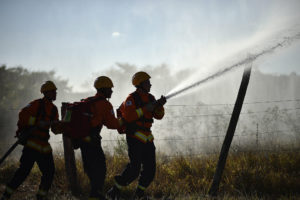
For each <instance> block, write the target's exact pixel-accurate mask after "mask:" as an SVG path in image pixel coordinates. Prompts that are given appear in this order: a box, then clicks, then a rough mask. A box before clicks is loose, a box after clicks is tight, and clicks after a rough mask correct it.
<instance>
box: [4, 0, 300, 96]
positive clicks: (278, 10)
mask: <svg viewBox="0 0 300 200" xmlns="http://www.w3.org/2000/svg"><path fill="white" fill-rule="evenodd" d="M299 9H300V1H298V0H285V1H282V0H251V1H249V0H226V1H224V0H210V1H207V0H187V1H182V0H151V1H149V0H126V1H124V0H110V1H107V0H51V1H49V0H26V1H24V0H0V30H1V31H0V47H1V48H0V64H1V65H2V64H5V65H6V66H8V67H15V66H23V67H25V68H27V69H29V70H33V71H50V70H55V71H56V73H57V75H58V76H59V77H61V78H63V79H68V80H69V83H70V85H71V86H73V88H74V89H75V90H77V91H84V90H85V88H83V86H82V85H83V83H84V82H85V81H86V80H88V79H89V78H91V77H92V74H95V73H99V72H101V71H105V70H107V69H109V68H111V67H115V65H116V63H129V64H132V65H136V66H138V67H144V66H158V65H161V64H166V65H167V66H169V67H170V68H171V69H172V71H173V70H174V72H176V71H179V70H182V69H190V68H193V69H199V70H200V71H201V70H202V71H203V70H206V71H207V70H208V69H210V68H212V66H214V65H215V64H216V63H220V62H222V60H224V59H225V58H231V57H233V56H234V55H237V54H238V53H239V52H241V51H242V52H247V53H252V49H255V48H257V47H259V48H263V46H265V45H268V44H270V43H272V42H273V43H274V42H275V43H276V41H278V40H280V39H281V38H284V37H286V36H290V35H291V34H292V33H298V32H300V28H299V27H300V26H299V23H300V12H299ZM299 52H300V42H299V41H297V42H294V44H291V45H290V46H289V47H288V48H284V49H282V50H280V51H278V52H276V53H275V54H274V55H272V56H270V57H269V58H268V59H264V60H263V61H261V62H260V63H259V65H260V67H259V68H260V70H261V71H264V72H267V73H276V74H289V73H291V72H296V73H298V74H300V66H299V65H300V57H299Z"/></svg>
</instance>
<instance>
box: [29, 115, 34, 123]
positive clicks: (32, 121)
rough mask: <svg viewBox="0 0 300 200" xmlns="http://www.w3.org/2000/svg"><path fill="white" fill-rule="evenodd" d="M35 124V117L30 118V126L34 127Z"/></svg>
mask: <svg viewBox="0 0 300 200" xmlns="http://www.w3.org/2000/svg"><path fill="white" fill-rule="evenodd" d="M34 123H35V117H32V116H30V117H29V120H28V125H34Z"/></svg>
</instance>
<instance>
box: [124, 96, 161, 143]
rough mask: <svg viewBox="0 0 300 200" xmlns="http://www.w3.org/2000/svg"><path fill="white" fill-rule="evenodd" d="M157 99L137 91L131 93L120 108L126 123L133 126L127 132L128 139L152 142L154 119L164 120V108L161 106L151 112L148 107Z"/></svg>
mask: <svg viewBox="0 0 300 200" xmlns="http://www.w3.org/2000/svg"><path fill="white" fill-rule="evenodd" d="M154 101H155V97H154V96H153V95H152V94H150V93H145V92H140V91H135V92H133V93H131V94H130V95H129V96H128V97H127V99H126V100H125V101H124V102H123V103H122V105H121V107H120V112H121V115H122V116H123V118H124V120H125V121H126V123H129V124H130V126H132V129H131V130H128V131H127V132H126V134H127V136H128V137H132V138H135V139H137V140H139V141H141V142H143V143H147V142H152V141H153V140H154V137H153V135H152V132H151V126H152V123H153V118H155V119H162V118H163V116H164V107H163V106H161V105H159V106H157V107H156V108H155V110H154V112H149V111H147V109H146V105H147V104H148V103H150V102H154Z"/></svg>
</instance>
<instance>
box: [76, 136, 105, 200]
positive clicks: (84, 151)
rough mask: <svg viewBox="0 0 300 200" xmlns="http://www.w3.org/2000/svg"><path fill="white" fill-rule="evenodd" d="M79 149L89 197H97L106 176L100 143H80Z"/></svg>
mask: <svg viewBox="0 0 300 200" xmlns="http://www.w3.org/2000/svg"><path fill="white" fill-rule="evenodd" d="M80 149H81V157H82V161H83V167H84V171H85V173H86V174H87V176H88V177H89V179H90V184H91V192H90V197H98V196H99V191H100V192H101V191H102V188H103V185H104V180H105V175H106V163H105V155H104V153H103V150H102V147H101V143H100V141H97V142H95V141H92V142H82V143H81V144H80Z"/></svg>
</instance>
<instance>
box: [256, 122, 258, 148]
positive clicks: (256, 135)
mask: <svg viewBox="0 0 300 200" xmlns="http://www.w3.org/2000/svg"><path fill="white" fill-rule="evenodd" d="M256 148H258V123H257V124H256Z"/></svg>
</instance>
